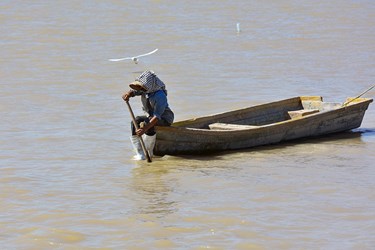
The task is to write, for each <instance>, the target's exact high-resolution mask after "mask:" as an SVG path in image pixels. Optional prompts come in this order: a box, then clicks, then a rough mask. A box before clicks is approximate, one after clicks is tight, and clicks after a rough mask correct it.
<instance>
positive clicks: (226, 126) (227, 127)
mask: <svg viewBox="0 0 375 250" xmlns="http://www.w3.org/2000/svg"><path fill="white" fill-rule="evenodd" d="M208 127H209V128H210V129H216V130H241V129H251V128H258V126H252V125H239V124H229V123H220V122H217V123H212V124H210V125H208Z"/></svg>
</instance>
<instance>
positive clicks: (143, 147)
mask: <svg viewBox="0 0 375 250" xmlns="http://www.w3.org/2000/svg"><path fill="white" fill-rule="evenodd" d="M125 102H126V104H127V105H128V109H129V112H130V116H131V117H132V121H133V125H134V127H135V129H136V130H138V129H139V126H138V124H137V122H136V121H135V117H134V113H133V110H132V107H131V106H130V103H129V101H125ZM138 138H139V141H140V142H141V146H142V149H143V153H144V154H145V156H146V159H147V162H152V160H151V157H150V154H149V153H148V151H147V148H146V146H145V143H144V142H143V139H142V136H138Z"/></svg>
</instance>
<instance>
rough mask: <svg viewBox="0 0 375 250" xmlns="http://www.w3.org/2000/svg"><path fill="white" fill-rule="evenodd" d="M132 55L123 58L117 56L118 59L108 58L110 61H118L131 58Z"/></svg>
mask: <svg viewBox="0 0 375 250" xmlns="http://www.w3.org/2000/svg"><path fill="white" fill-rule="evenodd" d="M132 59H133V57H124V58H118V59H109V61H111V62H118V61H123V60H132Z"/></svg>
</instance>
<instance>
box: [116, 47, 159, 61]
mask: <svg viewBox="0 0 375 250" xmlns="http://www.w3.org/2000/svg"><path fill="white" fill-rule="evenodd" d="M156 51H158V49H155V50H153V51H151V52H148V53H146V54H143V55H139V56H133V57H124V58H118V59H109V61H111V62H118V61H123V60H132V61H133V62H134V63H135V64H138V58H139V57H142V56H148V55H151V54H154V53H155V52H156Z"/></svg>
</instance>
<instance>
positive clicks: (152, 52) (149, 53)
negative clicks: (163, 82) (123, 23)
mask: <svg viewBox="0 0 375 250" xmlns="http://www.w3.org/2000/svg"><path fill="white" fill-rule="evenodd" d="M156 51H158V49H155V50H153V51H151V52H148V53H146V54H143V55H139V56H135V57H142V56H148V55H151V54H154V53H155V52H156Z"/></svg>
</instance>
